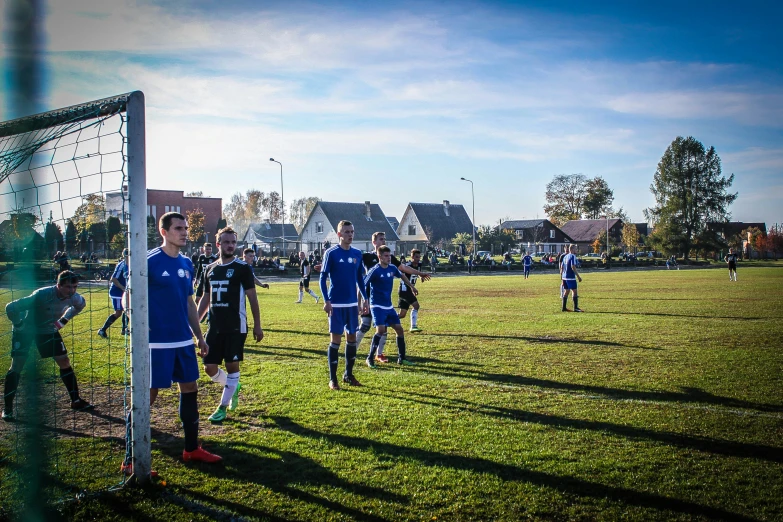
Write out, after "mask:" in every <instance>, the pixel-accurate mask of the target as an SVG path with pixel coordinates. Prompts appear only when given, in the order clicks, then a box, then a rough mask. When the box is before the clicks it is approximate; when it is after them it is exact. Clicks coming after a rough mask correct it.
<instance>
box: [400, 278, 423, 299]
mask: <svg viewBox="0 0 783 522" xmlns="http://www.w3.org/2000/svg"><path fill="white" fill-rule="evenodd" d="M400 279H402V282H403V283H405V286H407V287H408V288H410V289H411V291H412V292H413V295H419V291H418V290H417V289H416V287H415V286H413V285H412V284H411V282H410V279H408V276H406V275H405V274H402V273H401V274H400Z"/></svg>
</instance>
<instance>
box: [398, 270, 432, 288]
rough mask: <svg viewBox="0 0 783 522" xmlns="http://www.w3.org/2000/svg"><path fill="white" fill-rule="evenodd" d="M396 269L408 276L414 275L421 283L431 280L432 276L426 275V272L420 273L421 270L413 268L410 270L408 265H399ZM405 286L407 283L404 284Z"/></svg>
mask: <svg viewBox="0 0 783 522" xmlns="http://www.w3.org/2000/svg"><path fill="white" fill-rule="evenodd" d="M397 268H399V269H400V272H403V273H405V274H408V275H415V276H418V277H420V278H421V280H422V281H429V280H430V279H431V278H432V274H428V273H427V272H422V271H421V270H416V269H415V268H411V267H409V266H408V265H400V266H398V267H397ZM405 284H406V285H407V284H408V283H405Z"/></svg>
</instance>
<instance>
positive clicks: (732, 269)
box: [726, 248, 737, 282]
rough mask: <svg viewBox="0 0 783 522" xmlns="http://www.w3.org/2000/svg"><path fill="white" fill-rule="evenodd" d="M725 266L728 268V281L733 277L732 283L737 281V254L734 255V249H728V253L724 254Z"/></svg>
mask: <svg viewBox="0 0 783 522" xmlns="http://www.w3.org/2000/svg"><path fill="white" fill-rule="evenodd" d="M726 265H728V267H729V281H731V280H732V276H734V282H736V281H737V254H735V253H734V249H733V248H730V249H729V253H728V254H726Z"/></svg>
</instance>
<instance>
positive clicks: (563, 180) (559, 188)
mask: <svg viewBox="0 0 783 522" xmlns="http://www.w3.org/2000/svg"><path fill="white" fill-rule="evenodd" d="M586 194H587V178H586V177H585V175H584V174H560V175H558V176H555V177H554V179H553V180H552V181H550V182H549V183H547V185H546V205H544V212H546V214H547V216H549V220H550V221H552V222H553V223H555V224H556V225H558V226H560V225H562V224H564V223H566V222H567V221H570V220H572V219H579V218H580V217H581V216H582V209H583V207H584V202H585V195H586Z"/></svg>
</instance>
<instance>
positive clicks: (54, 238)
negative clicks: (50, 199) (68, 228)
mask: <svg viewBox="0 0 783 522" xmlns="http://www.w3.org/2000/svg"><path fill="white" fill-rule="evenodd" d="M44 243H45V244H46V248H47V249H51V250H52V254H54V253H55V252H57V251H58V250H62V249H63V247H64V246H65V245H64V242H63V231H62V230H61V229H60V225H58V224H57V223H55V222H54V221H52V219H51V218H49V222H48V223H46V227H44Z"/></svg>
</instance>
